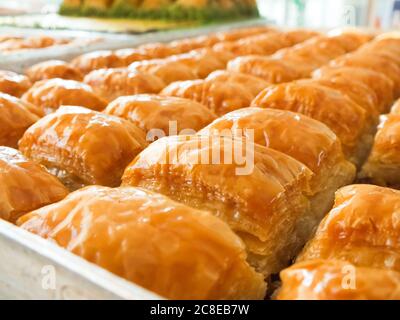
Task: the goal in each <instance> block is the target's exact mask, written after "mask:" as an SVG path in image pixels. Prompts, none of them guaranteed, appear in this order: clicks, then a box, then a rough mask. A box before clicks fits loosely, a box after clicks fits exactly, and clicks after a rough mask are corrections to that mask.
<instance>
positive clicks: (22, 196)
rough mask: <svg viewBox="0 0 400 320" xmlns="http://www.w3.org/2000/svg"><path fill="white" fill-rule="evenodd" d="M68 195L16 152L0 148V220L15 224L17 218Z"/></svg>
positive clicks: (42, 170) (60, 185) (37, 167)
mask: <svg viewBox="0 0 400 320" xmlns="http://www.w3.org/2000/svg"><path fill="white" fill-rule="evenodd" d="M67 194H68V190H67V188H65V187H64V186H63V185H62V184H61V182H60V181H58V179H57V178H56V177H54V176H52V175H51V174H49V173H48V172H47V171H46V169H45V168H44V167H42V166H40V165H38V164H36V163H35V162H33V161H30V160H28V159H26V158H25V157H24V156H23V155H22V154H21V153H20V152H19V151H18V150H15V149H12V148H8V147H1V146H0V218H1V219H5V220H8V221H11V222H15V221H16V220H17V219H18V218H19V217H20V216H21V215H23V214H25V213H27V212H29V211H32V210H34V209H37V208H40V207H43V206H45V205H47V204H50V203H53V202H57V201H59V200H61V199H63V198H64V197H65V196H66V195H67Z"/></svg>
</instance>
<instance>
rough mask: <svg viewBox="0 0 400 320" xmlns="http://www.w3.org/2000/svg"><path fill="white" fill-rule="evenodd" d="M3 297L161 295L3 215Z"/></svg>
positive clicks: (0, 292) (0, 277) (0, 283)
mask: <svg viewBox="0 0 400 320" xmlns="http://www.w3.org/2000/svg"><path fill="white" fill-rule="evenodd" d="M0 299H130V300H139V299H140V300H156V299H162V298H161V297H160V296H158V295H157V294H155V293H152V292H150V291H148V290H146V289H143V288H141V287H139V286H138V285H135V284H134V283H131V282H128V281H126V280H124V279H122V278H120V277H117V276H115V275H114V274H112V273H110V272H108V271H107V270H105V269H102V268H100V267H98V266H97V265H95V264H92V263H90V262H87V261H86V260H84V259H82V258H80V257H78V256H76V255H74V254H72V253H70V252H68V251H66V250H64V249H62V248H61V247H58V246H57V245H55V244H53V243H51V242H49V241H47V240H45V239H42V238H40V237H39V236H36V235H34V234H31V233H29V232H27V231H25V230H23V229H20V228H18V227H16V226H15V225H12V224H10V223H8V222H6V221H3V220H1V219H0Z"/></svg>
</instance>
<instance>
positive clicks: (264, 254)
mask: <svg viewBox="0 0 400 320" xmlns="http://www.w3.org/2000/svg"><path fill="white" fill-rule="evenodd" d="M239 155H240V159H238V156H239ZM311 177H312V173H311V171H310V170H309V169H308V168H307V167H306V166H304V165H303V164H301V163H300V162H298V161H296V160H294V159H293V158H291V157H289V156H286V155H285V154H283V153H280V152H278V151H275V150H272V149H268V148H265V147H263V146H260V145H257V144H253V143H251V142H249V141H245V140H242V139H232V138H228V137H209V136H201V135H194V136H193V135H192V136H182V135H181V136H170V137H165V138H162V139H159V140H157V141H156V142H153V143H152V144H151V145H150V146H149V147H147V148H146V149H145V150H143V151H142V152H141V153H140V154H139V155H138V156H137V157H136V158H135V160H134V161H133V162H132V163H131V164H130V165H129V166H128V167H127V168H126V170H125V172H124V175H123V179H122V180H123V185H125V186H127V185H130V186H138V187H143V188H147V189H150V190H153V191H156V192H159V193H162V194H165V195H167V196H169V197H171V198H172V199H174V200H176V201H180V202H183V203H185V204H187V205H190V206H192V207H195V208H198V209H203V210H209V211H211V212H212V213H214V214H215V215H216V216H218V217H220V218H222V219H223V220H225V221H227V222H228V224H229V225H230V227H231V228H232V229H233V230H234V231H235V232H236V233H237V234H239V235H240V236H241V238H242V239H243V240H244V241H245V243H246V245H247V250H248V252H249V261H250V263H251V264H252V265H253V266H255V267H256V269H257V270H259V271H260V272H262V273H263V274H265V275H266V276H268V275H270V274H271V273H273V272H277V271H279V270H280V269H281V268H282V267H284V266H286V265H287V263H288V262H289V260H290V259H291V258H293V256H294V255H295V254H296V252H297V251H298V249H299V248H300V247H302V245H303V244H304V242H305V239H303V238H302V236H301V234H300V233H301V232H300V231H301V230H298V229H297V228H296V225H297V223H298V221H299V220H300V219H301V218H303V217H304V216H306V215H307V214H308V205H309V201H308V198H307V195H308V194H309V193H310V192H311V191H310V186H309V184H310V179H311Z"/></svg>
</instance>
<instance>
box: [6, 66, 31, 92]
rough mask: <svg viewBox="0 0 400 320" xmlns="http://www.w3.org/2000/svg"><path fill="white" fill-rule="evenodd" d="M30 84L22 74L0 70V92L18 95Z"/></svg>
mask: <svg viewBox="0 0 400 320" xmlns="http://www.w3.org/2000/svg"><path fill="white" fill-rule="evenodd" d="M31 86H32V83H31V81H30V80H29V79H28V78H27V77H26V76H24V75H22V74H18V73H15V72H12V71H6V70H0V92H3V93H7V94H9V95H12V96H15V97H20V96H22V95H23V94H24V92H26V91H27V90H28V89H29V88H30V87H31Z"/></svg>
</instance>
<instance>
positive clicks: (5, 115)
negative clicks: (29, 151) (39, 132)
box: [0, 93, 40, 148]
mask: <svg viewBox="0 0 400 320" xmlns="http://www.w3.org/2000/svg"><path fill="white" fill-rule="evenodd" d="M39 114H40V112H39V111H38V110H37V109H36V108H35V106H33V105H31V104H29V103H26V102H23V101H21V100H20V99H18V98H15V97H13V96H10V95H8V94H5V93H0V146H8V147H12V148H17V145H18V140H19V139H20V138H21V137H22V135H23V134H24V132H25V130H26V129H28V128H29V127H30V126H31V125H32V124H34V123H35V122H36V121H38V120H39Z"/></svg>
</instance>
